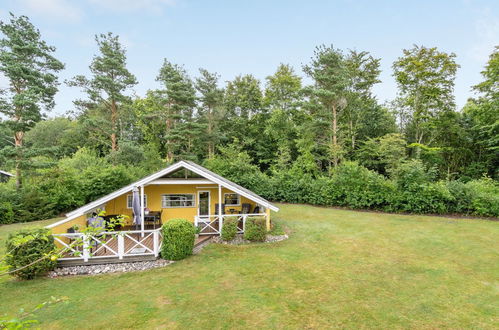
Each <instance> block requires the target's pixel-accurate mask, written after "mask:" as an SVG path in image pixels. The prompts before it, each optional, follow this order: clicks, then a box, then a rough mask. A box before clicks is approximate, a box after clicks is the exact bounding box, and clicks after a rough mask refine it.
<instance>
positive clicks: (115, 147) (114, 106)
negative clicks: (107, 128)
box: [111, 99, 118, 151]
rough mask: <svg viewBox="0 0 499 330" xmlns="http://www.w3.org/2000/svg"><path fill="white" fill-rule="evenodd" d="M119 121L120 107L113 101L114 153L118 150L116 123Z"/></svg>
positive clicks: (112, 144) (112, 146)
mask: <svg viewBox="0 0 499 330" xmlns="http://www.w3.org/2000/svg"><path fill="white" fill-rule="evenodd" d="M117 119H118V106H117V104H116V101H115V100H114V99H113V100H111V126H112V127H111V129H112V133H111V150H112V151H117V150H118V140H117V138H116V122H117Z"/></svg>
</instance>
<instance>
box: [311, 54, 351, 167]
mask: <svg viewBox="0 0 499 330" xmlns="http://www.w3.org/2000/svg"><path fill="white" fill-rule="evenodd" d="M303 70H304V71H305V73H306V74H307V75H308V76H309V77H310V78H312V79H313V80H314V85H313V86H309V87H308V88H305V92H306V93H307V94H308V95H309V96H310V98H311V100H312V101H313V102H314V101H315V100H316V101H318V103H319V107H316V109H317V110H318V111H317V114H318V116H319V117H322V118H323V120H325V121H326V122H328V123H329V129H328V131H329V132H328V134H329V148H328V149H329V154H330V157H331V161H330V164H329V167H332V166H333V165H334V166H337V165H338V161H339V158H340V156H341V154H342V148H341V145H340V144H339V143H338V116H339V113H340V112H341V111H342V110H343V109H345V107H346V105H347V99H346V96H347V87H348V84H349V78H350V77H349V72H348V67H347V65H346V61H345V56H344V55H343V53H342V52H341V50H339V49H335V48H333V47H326V46H319V47H317V48H316V49H315V52H314V57H313V58H312V62H311V63H310V64H309V65H306V66H304V68H303Z"/></svg>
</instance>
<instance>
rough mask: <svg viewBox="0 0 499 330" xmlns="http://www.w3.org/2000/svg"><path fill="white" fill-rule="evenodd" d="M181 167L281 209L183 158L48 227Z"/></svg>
mask: <svg viewBox="0 0 499 330" xmlns="http://www.w3.org/2000/svg"><path fill="white" fill-rule="evenodd" d="M181 168H185V169H187V170H189V171H191V172H194V173H196V174H198V175H200V176H202V177H204V178H206V179H208V180H211V181H213V182H214V183H217V184H220V185H221V186H222V187H224V188H228V189H230V190H232V191H233V192H235V193H238V194H239V195H241V196H244V197H246V198H248V199H250V200H252V201H254V202H256V203H258V204H261V205H263V206H265V207H267V208H269V209H271V210H272V211H275V212H277V211H279V208H278V207H277V206H275V205H273V204H271V203H270V202H269V201H267V200H266V199H265V198H263V197H261V196H259V195H257V194H255V193H254V192H252V191H251V190H249V189H246V188H244V187H241V186H240V185H238V184H236V183H234V182H232V181H230V180H227V179H226V178H224V177H222V176H220V175H218V174H216V173H214V172H212V171H210V170H208V169H207V168H204V167H203V166H201V165H198V164H196V163H194V162H191V161H184V160H182V161H179V162H177V163H175V164H172V165H170V166H168V167H166V168H164V169H162V170H160V171H158V172H156V173H153V174H151V175H148V176H146V177H144V178H142V179H140V180H138V181H136V182H133V183H131V184H129V185H127V186H125V187H123V188H121V189H118V190H116V191H113V192H112V193H110V194H107V195H105V196H103V197H101V198H99V199H97V200H95V201H93V202H90V203H88V204H86V205H83V206H82V207H80V208H77V209H76V210H74V211H71V212H68V213H66V218H65V219H63V220H61V221H58V222H56V223H53V224H51V225H49V226H47V228H52V227H55V226H57V225H60V224H62V223H64V222H67V221H70V220H72V219H74V218H77V217H79V216H82V215H83V214H85V213H87V212H89V211H91V210H93V209H95V208H97V207H99V206H101V205H102V204H104V203H106V202H108V201H110V200H112V199H114V198H116V197H118V196H121V195H123V194H125V193H127V192H130V191H132V190H133V188H135V187H139V186H142V185H145V184H148V183H150V182H152V181H154V180H156V179H159V178H161V177H162V176H165V175H167V174H170V173H173V172H175V171H177V170H178V169H181Z"/></svg>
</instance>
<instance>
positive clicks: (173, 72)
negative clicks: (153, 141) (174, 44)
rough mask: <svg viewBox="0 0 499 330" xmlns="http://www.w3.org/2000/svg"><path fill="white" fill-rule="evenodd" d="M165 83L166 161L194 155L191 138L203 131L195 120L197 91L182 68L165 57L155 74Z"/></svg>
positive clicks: (163, 92)
mask: <svg viewBox="0 0 499 330" xmlns="http://www.w3.org/2000/svg"><path fill="white" fill-rule="evenodd" d="M156 80H157V81H159V82H161V84H162V85H163V87H164V90H162V91H161V92H162V96H163V118H164V119H165V129H166V132H165V135H164V137H165V147H166V161H167V162H172V161H174V160H175V159H178V158H179V157H187V158H192V157H193V142H194V140H195V138H196V137H198V136H199V135H200V134H201V133H202V131H203V127H202V125H200V124H198V123H195V122H194V107H195V101H196V91H195V89H194V85H193V83H192V81H191V79H190V78H189V76H188V75H187V72H186V71H185V69H184V68H183V67H181V66H179V65H177V64H172V63H170V62H169V61H168V60H167V59H165V60H164V62H163V66H162V67H161V69H160V71H159V75H158V77H157V78H156Z"/></svg>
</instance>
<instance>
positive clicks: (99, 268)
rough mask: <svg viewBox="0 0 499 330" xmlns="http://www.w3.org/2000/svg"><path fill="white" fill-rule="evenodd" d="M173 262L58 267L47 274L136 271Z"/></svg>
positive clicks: (52, 276) (63, 274)
mask: <svg viewBox="0 0 499 330" xmlns="http://www.w3.org/2000/svg"><path fill="white" fill-rule="evenodd" d="M172 263H173V261H170V260H163V259H157V260H149V261H137V262H121V263H113V264H102V265H81V266H69V267H58V268H56V269H54V270H53V271H51V272H49V273H48V275H47V276H48V277H50V278H55V277H60V276H73V275H98V274H105V273H126V272H134V271H141V270H147V269H153V268H159V267H165V266H168V265H171V264H172Z"/></svg>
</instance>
